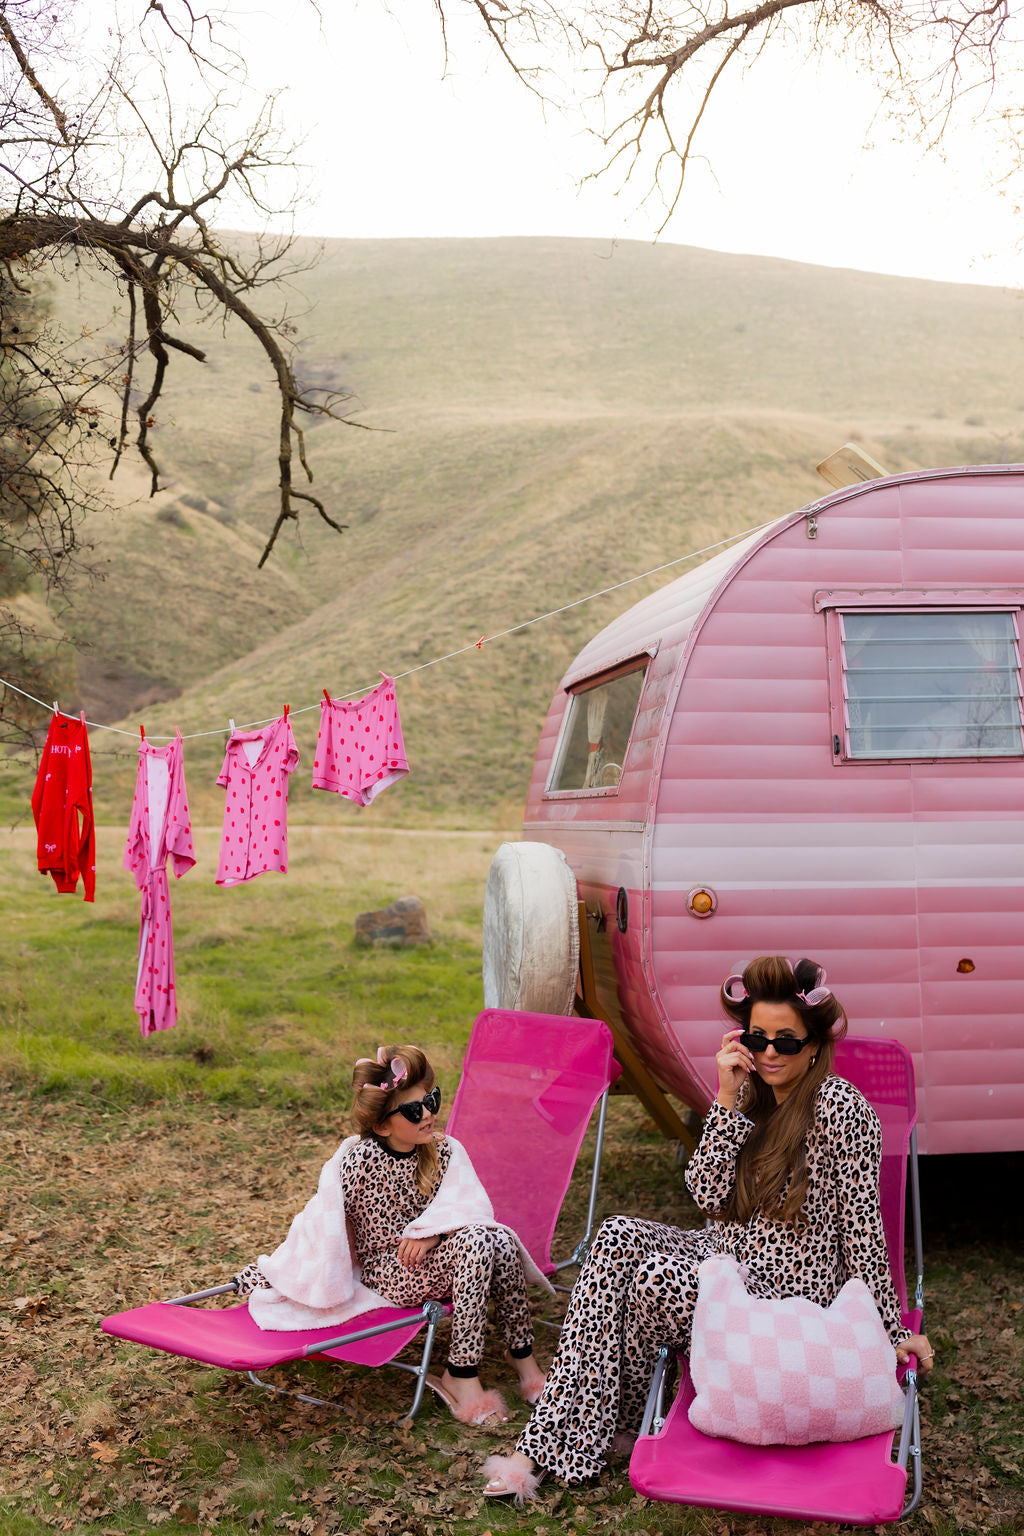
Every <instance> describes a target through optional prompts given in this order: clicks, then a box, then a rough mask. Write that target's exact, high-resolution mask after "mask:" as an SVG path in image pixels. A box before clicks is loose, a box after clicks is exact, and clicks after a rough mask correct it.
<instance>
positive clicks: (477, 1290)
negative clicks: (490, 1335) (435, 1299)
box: [363, 1226, 533, 1366]
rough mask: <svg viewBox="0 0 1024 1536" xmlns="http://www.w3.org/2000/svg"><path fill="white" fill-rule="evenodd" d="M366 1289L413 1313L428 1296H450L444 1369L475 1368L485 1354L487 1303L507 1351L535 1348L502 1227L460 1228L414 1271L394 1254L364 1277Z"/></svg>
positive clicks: (517, 1265)
mask: <svg viewBox="0 0 1024 1536" xmlns="http://www.w3.org/2000/svg"><path fill="white" fill-rule="evenodd" d="M363 1280H364V1283H365V1284H366V1285H369V1286H370V1287H372V1289H373V1290H375V1291H379V1292H380V1293H381V1295H382V1296H386V1297H387V1298H388V1300H389V1301H390V1302H392V1303H393V1304H394V1305H395V1306H396V1307H415V1306H418V1305H419V1304H420V1302H423V1301H426V1300H427V1299H428V1298H429V1297H431V1296H448V1295H450V1296H451V1299H452V1332H451V1341H450V1344H449V1349H448V1363H449V1364H450V1365H457V1366H472V1365H479V1363H480V1360H481V1359H482V1357H483V1352H484V1333H485V1331H486V1328H487V1303H488V1300H491V1301H493V1302H494V1319H495V1322H496V1323H497V1324H498V1326H499V1327H500V1328H501V1330H502V1333H503V1335H504V1338H505V1343H506V1345H507V1346H508V1348H509V1349H516V1350H520V1351H521V1350H523V1349H524V1348H526V1346H527V1345H530V1346H532V1344H533V1324H532V1322H531V1320H530V1305H529V1302H528V1300H527V1297H526V1280H525V1277H524V1275H523V1263H522V1259H521V1258H520V1256H519V1248H518V1245H517V1243H516V1240H515V1238H514V1237H513V1236H512V1234H511V1233H509V1232H506V1231H504V1230H503V1229H502V1228H501V1227H474V1226H470V1227H460V1228H459V1229H458V1230H457V1231H455V1232H449V1233H448V1235H447V1236H446V1237H445V1238H444V1240H443V1241H442V1242H440V1243H439V1244H438V1245H437V1247H436V1248H433V1249H432V1250H431V1251H430V1253H428V1254H427V1256H426V1258H425V1259H424V1261H423V1263H422V1264H419V1265H417V1266H416V1268H415V1269H410V1268H407V1267H406V1266H405V1265H402V1264H399V1262H398V1257H397V1255H395V1254H389V1255H388V1256H387V1257H378V1258H376V1259H375V1260H374V1262H373V1263H372V1265H368V1266H367V1270H366V1272H365V1273H364V1275H363Z"/></svg>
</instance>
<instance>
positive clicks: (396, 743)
mask: <svg viewBox="0 0 1024 1536" xmlns="http://www.w3.org/2000/svg"><path fill="white" fill-rule="evenodd" d="M381 677H382V678H384V681H383V682H382V683H378V684H377V686H376V688H373V689H371V690H370V692H369V693H368V694H366V695H365V697H363V698H361V699H332V698H325V699H324V702H323V703H322V704H321V705H320V730H319V733H318V735H317V739H316V757H315V758H314V760H313V788H314V789H331V790H333V791H334V792H335V794H338V795H344V796H345V797H346V799H348V800H355V802H356V803H357V804H358V805H369V804H370V802H371V800H373V799H374V798H375V797H376V796H377V795H379V794H380V792H381V790H382V789H387V787H388V785H389V784H394V782H395V781H396V779H400V778H401V777H402V775H403V774H406V773H408V772H409V764H408V762H407V760H406V756H405V744H404V742H403V740H402V724H401V721H400V720H399V718H398V700H397V698H396V697H395V680H394V678H393V677H387V676H385V674H384V673H383V672H382V673H381ZM324 691H325V693H326V689H325V690H324Z"/></svg>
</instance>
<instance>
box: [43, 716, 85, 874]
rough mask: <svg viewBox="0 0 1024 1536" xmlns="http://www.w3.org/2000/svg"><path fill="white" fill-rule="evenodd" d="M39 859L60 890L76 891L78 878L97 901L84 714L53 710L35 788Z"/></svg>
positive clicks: (44, 872)
mask: <svg viewBox="0 0 1024 1536" xmlns="http://www.w3.org/2000/svg"><path fill="white" fill-rule="evenodd" d="M32 815H33V816H34V817H35V823H36V830H37V832H38V834H39V836H38V840H37V862H38V864H39V873H40V874H41V875H46V874H50V875H52V876H53V883H54V885H55V886H56V887H57V889H58V891H62V892H64V893H65V894H67V893H70V892H73V891H74V890H75V889H76V888H77V886H78V877H79V875H81V877H82V885H83V887H84V894H85V899H86V901H93V900H95V893H96V832H95V828H94V826H93V819H92V764H91V762H90V760H89V734H88V731H87V730H86V726H85V716H84V715H81V716H80V717H79V718H78V719H77V720H72V719H71V717H70V716H69V715H62V714H55V715H54V716H53V719H52V720H51V721H50V729H49V731H48V732H47V734H46V745H45V747H44V748H43V756H42V761H41V762H40V764H39V773H38V774H37V776H36V787H35V789H34V790H33V791H32Z"/></svg>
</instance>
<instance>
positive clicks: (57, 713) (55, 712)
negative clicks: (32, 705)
mask: <svg viewBox="0 0 1024 1536" xmlns="http://www.w3.org/2000/svg"><path fill="white" fill-rule="evenodd" d="M53 712H54V714H55V715H59V714H60V710H59V709H58V708H57V700H56V699H54V701H53Z"/></svg>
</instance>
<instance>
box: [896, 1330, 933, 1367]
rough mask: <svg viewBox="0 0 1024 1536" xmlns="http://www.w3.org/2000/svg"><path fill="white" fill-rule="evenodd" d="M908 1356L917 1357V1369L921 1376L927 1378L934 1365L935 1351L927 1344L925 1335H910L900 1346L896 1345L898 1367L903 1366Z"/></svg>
mask: <svg viewBox="0 0 1024 1536" xmlns="http://www.w3.org/2000/svg"><path fill="white" fill-rule="evenodd" d="M909 1355H916V1356H917V1368H918V1370H919V1371H920V1372H921V1374H922V1375H923V1376H927V1375H928V1372H929V1371H930V1370H931V1369H932V1367H933V1366H934V1364H935V1351H934V1350H933V1349H932V1347H931V1345H930V1344H929V1343H928V1339H927V1336H926V1335H925V1334H923V1333H912V1334H911V1335H910V1338H909V1339H904V1340H903V1343H902V1344H897V1345H896V1359H897V1360H898V1361H899V1363H900V1365H903V1364H905V1362H906V1360H907V1357H908V1356H909Z"/></svg>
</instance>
